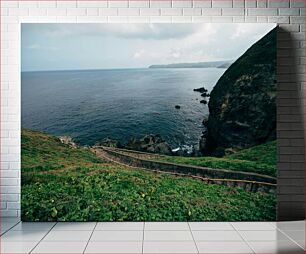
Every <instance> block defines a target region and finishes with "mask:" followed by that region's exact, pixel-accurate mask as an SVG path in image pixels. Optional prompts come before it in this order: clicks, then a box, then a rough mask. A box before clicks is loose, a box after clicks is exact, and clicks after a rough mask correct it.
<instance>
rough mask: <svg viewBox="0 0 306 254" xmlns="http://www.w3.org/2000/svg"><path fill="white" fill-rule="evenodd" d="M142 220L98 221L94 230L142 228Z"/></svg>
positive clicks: (139, 229) (138, 229)
mask: <svg viewBox="0 0 306 254" xmlns="http://www.w3.org/2000/svg"><path fill="white" fill-rule="evenodd" d="M143 226H144V222H99V223H98V224H97V226H96V228H95V230H118V231H121V230H124V231H125V230H129V231H132V230H137V231H141V230H143Z"/></svg>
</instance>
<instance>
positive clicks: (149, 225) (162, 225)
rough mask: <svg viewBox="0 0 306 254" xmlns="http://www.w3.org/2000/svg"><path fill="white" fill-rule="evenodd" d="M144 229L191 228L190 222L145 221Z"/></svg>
mask: <svg viewBox="0 0 306 254" xmlns="http://www.w3.org/2000/svg"><path fill="white" fill-rule="evenodd" d="M144 230H168V231H169V230H190V229H189V226H188V222H145V227H144Z"/></svg>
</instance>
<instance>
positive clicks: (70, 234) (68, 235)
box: [16, 230, 92, 242]
mask: <svg viewBox="0 0 306 254" xmlns="http://www.w3.org/2000/svg"><path fill="white" fill-rule="evenodd" d="M16 232H18V231H16ZM91 233H92V231H84V230H83V231H75V230H73V231H53V230H52V231H50V232H49V233H48V234H47V236H46V237H45V238H44V239H43V241H44V242H65V241H67V242H86V241H88V240H89V238H90V235H91Z"/></svg>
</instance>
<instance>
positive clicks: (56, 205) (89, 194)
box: [21, 130, 276, 221]
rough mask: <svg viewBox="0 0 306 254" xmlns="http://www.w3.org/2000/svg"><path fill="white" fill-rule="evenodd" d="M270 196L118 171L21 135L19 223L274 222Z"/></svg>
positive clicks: (82, 153) (47, 140) (79, 152)
mask: <svg viewBox="0 0 306 254" xmlns="http://www.w3.org/2000/svg"><path fill="white" fill-rule="evenodd" d="M275 207H276V199H275V195H270V194H262V193H251V192H246V191H244V190H242V189H239V188H229V187H226V186H220V185H214V184H206V183H205V182H202V181H200V180H195V179H191V178H186V177H176V176H172V175H167V174H159V173H153V172H149V171H144V170H141V169H139V170H137V169H131V168H128V167H124V166H118V165H116V164H113V163H109V162H107V161H103V160H100V159H98V158H97V157H95V155H94V154H92V153H91V152H90V151H89V150H85V149H82V148H78V149H73V148H70V147H68V146H66V145H63V144H61V143H60V142H59V141H58V139H57V138H55V137H52V136H49V135H46V134H43V133H40V132H34V131H30V130H22V202H21V208H22V210H21V213H22V220H24V221H187V220H189V221H239V220H275V216H276V213H275Z"/></svg>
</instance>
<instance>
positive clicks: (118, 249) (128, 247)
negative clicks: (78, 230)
mask: <svg viewBox="0 0 306 254" xmlns="http://www.w3.org/2000/svg"><path fill="white" fill-rule="evenodd" d="M85 253H135V254H136V253H142V242H89V244H88V246H87V248H86V251H85Z"/></svg>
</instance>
